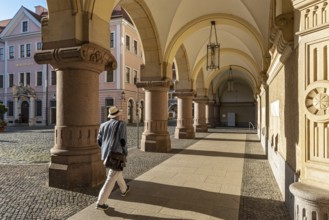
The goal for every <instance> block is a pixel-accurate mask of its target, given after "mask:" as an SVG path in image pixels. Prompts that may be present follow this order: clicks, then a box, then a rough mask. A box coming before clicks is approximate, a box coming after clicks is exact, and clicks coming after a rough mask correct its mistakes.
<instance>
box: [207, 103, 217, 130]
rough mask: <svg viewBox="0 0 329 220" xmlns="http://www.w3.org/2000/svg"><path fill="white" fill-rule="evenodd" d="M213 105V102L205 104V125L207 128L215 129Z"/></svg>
mask: <svg viewBox="0 0 329 220" xmlns="http://www.w3.org/2000/svg"><path fill="white" fill-rule="evenodd" d="M214 103H215V102H214V101H213V100H209V101H208V102H207V103H206V124H207V126H208V127H209V128H214V127H216V125H215V121H214Z"/></svg>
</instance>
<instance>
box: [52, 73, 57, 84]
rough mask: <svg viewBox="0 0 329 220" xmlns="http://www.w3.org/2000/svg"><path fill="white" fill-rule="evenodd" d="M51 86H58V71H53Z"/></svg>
mask: <svg viewBox="0 0 329 220" xmlns="http://www.w3.org/2000/svg"><path fill="white" fill-rule="evenodd" d="M51 85H56V71H51Z"/></svg>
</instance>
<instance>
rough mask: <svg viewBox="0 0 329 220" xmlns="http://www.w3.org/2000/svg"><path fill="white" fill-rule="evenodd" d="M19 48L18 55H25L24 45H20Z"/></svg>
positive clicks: (22, 56)
mask: <svg viewBox="0 0 329 220" xmlns="http://www.w3.org/2000/svg"><path fill="white" fill-rule="evenodd" d="M19 48H20V52H19V54H20V57H21V58H24V57H25V45H20V46H19Z"/></svg>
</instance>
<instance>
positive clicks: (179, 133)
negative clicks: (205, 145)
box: [175, 127, 195, 139]
mask: <svg viewBox="0 0 329 220" xmlns="http://www.w3.org/2000/svg"><path fill="white" fill-rule="evenodd" d="M175 138H176V139H194V138H195V132H194V128H193V127H192V128H177V127H176V129H175Z"/></svg>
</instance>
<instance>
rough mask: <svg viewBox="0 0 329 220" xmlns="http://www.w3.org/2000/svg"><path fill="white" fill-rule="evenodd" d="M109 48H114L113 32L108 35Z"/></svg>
mask: <svg viewBox="0 0 329 220" xmlns="http://www.w3.org/2000/svg"><path fill="white" fill-rule="evenodd" d="M110 48H114V32H111V35H110Z"/></svg>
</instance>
